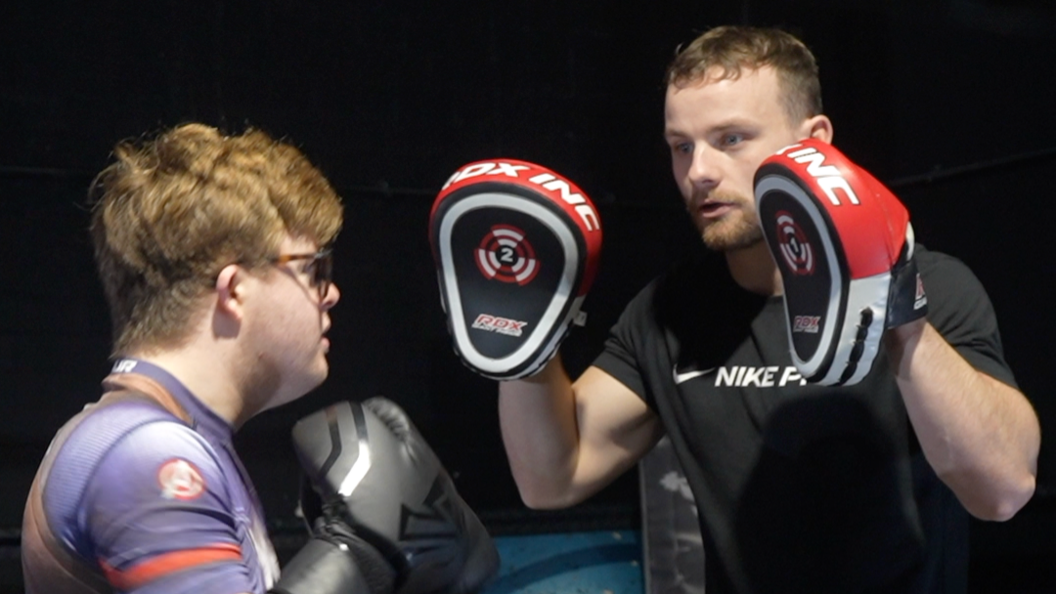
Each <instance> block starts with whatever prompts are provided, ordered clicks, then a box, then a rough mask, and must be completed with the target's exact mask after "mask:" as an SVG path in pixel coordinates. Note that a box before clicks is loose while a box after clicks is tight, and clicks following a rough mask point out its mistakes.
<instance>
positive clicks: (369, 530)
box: [293, 397, 499, 594]
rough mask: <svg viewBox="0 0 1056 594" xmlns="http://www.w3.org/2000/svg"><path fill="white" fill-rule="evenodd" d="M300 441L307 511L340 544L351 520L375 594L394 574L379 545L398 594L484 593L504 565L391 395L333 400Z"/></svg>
mask: <svg viewBox="0 0 1056 594" xmlns="http://www.w3.org/2000/svg"><path fill="white" fill-rule="evenodd" d="M293 441H294V449H295V451H296V452H297V456H298V458H299V459H300V462H301V465H302V467H303V468H304V470H305V472H306V473H307V475H308V479H309V480H308V483H309V484H310V488H309V489H308V490H307V491H306V492H304V493H303V494H302V511H303V513H304V515H305V519H306V520H307V521H308V522H309V524H310V525H312V526H316V527H317V529H316V533H317V534H318V533H319V528H322V529H323V530H325V531H327V534H326V536H325V538H329V539H331V540H335V541H336V542H338V543H344V544H346V545H347V544H348V542H349V541H348V540H347V539H346V535H345V534H343V533H342V532H341V531H342V530H345V529H346V528H347V531H348V532H349V533H351V534H352V535H354V536H355V537H356V539H357V540H353V541H351V542H352V545H349V548H350V550H351V551H352V552H353V553H354V555H353V556H354V557H355V559H356V561H357V568H358V569H359V571H360V573H363V574H364V576H365V578H369V579H364V581H367V582H369V583H370V586H371V590H372V592H373V594H381V593H380V592H377V589H378V588H384V587H385V578H386V575H387V574H386V572H384V571H378V568H377V567H376V564H375V563H374V560H375V559H376V558H375V557H373V556H372V555H371V553H372V552H376V553H378V554H379V555H380V558H382V559H384V562H385V565H386V567H388V568H389V569H390V571H391V574H388V575H390V576H391V580H392V582H391V588H392V591H394V592H396V593H398V594H427V593H445V594H448V593H450V594H463V593H469V592H476V591H477V590H479V589H480V588H482V587H483V586H484V585H485V584H486V583H487V582H488V580H490V579H491V578H492V577H493V576H494V575H495V574H496V572H497V571H498V566H499V556H498V550H497V549H496V548H495V543H494V542H493V541H492V539H491V536H490V535H489V534H488V532H487V530H486V529H485V528H484V526H483V524H481V522H480V519H479V518H478V517H477V515H476V514H475V513H474V512H473V510H472V509H470V507H469V506H468V505H467V504H466V502H465V501H464V500H463V499H462V497H461V496H459V494H458V492H457V491H456V489H455V486H454V483H453V482H452V481H451V477H450V476H449V475H448V473H447V471H446V470H445V469H444V468H443V466H442V464H441V463H440V460H439V459H438V458H437V456H436V454H435V453H434V452H433V451H432V449H430V447H429V445H428V444H427V443H426V442H425V440H424V439H423V438H422V436H421V434H420V433H419V432H418V430H417V429H416V428H415V427H414V425H413V424H412V423H411V421H410V419H409V418H408V417H407V415H406V413H404V411H403V410H402V409H400V407H399V406H397V405H396V404H395V403H393V402H392V401H389V400H387V399H385V398H380V397H378V398H372V399H370V400H367V401H365V402H363V403H358V402H351V401H346V402H339V403H336V404H333V405H331V406H328V407H326V408H325V409H323V410H320V411H317V412H315V413H313V414H311V415H308V416H307V417H305V418H303V419H301V420H300V421H298V422H297V424H296V425H295V426H294V429H293ZM360 544H365V545H367V547H366V548H363V547H359V546H358V545H360ZM357 547H358V548H357ZM294 594H299V593H294Z"/></svg>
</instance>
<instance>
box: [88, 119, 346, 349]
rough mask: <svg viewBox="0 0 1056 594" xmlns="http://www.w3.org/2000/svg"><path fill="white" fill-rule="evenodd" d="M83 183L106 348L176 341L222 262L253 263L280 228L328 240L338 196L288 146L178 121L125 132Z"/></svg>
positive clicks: (277, 238)
mask: <svg viewBox="0 0 1056 594" xmlns="http://www.w3.org/2000/svg"><path fill="white" fill-rule="evenodd" d="M114 157H115V162H114V163H112V164H111V165H110V166H109V167H107V168H106V169H104V170H103V171H102V172H101V173H100V174H99V175H98V176H97V177H96V179H95V181H94V182H93V184H92V191H91V194H92V197H93V202H94V203H93V204H92V222H91V235H92V239H93V243H94V246H95V259H96V265H97V266H98V270H99V277H100V280H101V281H102V285H103V290H104V292H105V294H106V299H107V302H108V304H109V306H110V314H111V321H112V323H113V340H114V346H113V354H114V355H115V356H118V355H123V354H129V353H130V351H133V350H137V349H144V348H147V349H149V348H155V347H171V346H176V345H179V344H180V343H181V341H183V340H185V339H186V338H187V336H188V335H189V332H190V330H191V327H190V325H191V323H192V317H193V314H194V313H195V311H196V310H197V309H198V308H199V307H200V304H201V298H202V297H203V296H204V295H206V294H208V292H209V291H210V290H212V288H213V287H214V286H215V282H216V276H217V275H218V274H219V272H220V271H221V270H222V269H223V268H224V267H225V266H227V265H228V264H233V263H237V264H240V265H242V266H244V267H246V268H247V269H249V270H251V271H259V270H262V269H263V267H265V266H267V265H268V263H269V260H270V259H271V258H273V257H275V256H277V255H278V250H279V246H280V244H281V243H282V241H283V239H284V238H285V237H286V234H289V235H291V236H293V237H298V238H305V239H308V240H310V241H313V242H315V243H316V244H317V245H319V246H326V245H329V244H330V243H332V242H333V241H334V239H335V238H336V237H337V234H338V232H339V231H340V229H341V225H342V217H343V214H342V206H341V200H340V198H339V197H338V196H337V194H336V193H335V192H334V190H333V188H332V187H331V186H330V183H329V182H328V181H327V180H326V178H325V177H324V176H323V175H322V173H320V172H319V170H318V169H316V168H315V167H314V166H313V165H312V164H311V163H309V162H308V160H307V158H305V156H304V155H303V154H302V153H301V151H299V150H298V149H297V148H295V147H293V146H291V145H290V144H287V143H285V142H281V141H277V140H275V139H273V138H272V137H270V136H269V135H268V134H266V133H265V132H262V131H260V130H254V129H250V130H247V131H245V132H244V133H242V134H240V135H231V136H228V135H225V134H223V133H221V132H220V131H219V130H217V129H215V128H212V127H209V126H205V125H202V124H196V123H191V124H185V125H181V126H177V127H175V128H172V129H170V130H166V131H164V132H162V133H160V134H158V135H157V136H156V137H155V138H153V139H149V140H143V141H140V142H136V141H126V142H122V143H120V144H118V145H117V147H116V148H115V149H114Z"/></svg>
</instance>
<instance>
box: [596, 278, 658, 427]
mask: <svg viewBox="0 0 1056 594" xmlns="http://www.w3.org/2000/svg"><path fill="white" fill-rule="evenodd" d="M658 282H659V281H658V280H654V281H653V282H652V283H650V284H649V285H648V286H646V287H645V288H644V289H642V290H641V291H640V292H639V293H638V295H637V296H635V298H634V299H632V300H631V302H630V303H629V304H628V305H627V307H626V308H624V310H623V313H622V314H620V318H619V320H617V321H616V324H615V325H613V327H612V328H611V329H610V330H609V337H608V338H607V339H606V340H605V346H604V349H603V350H602V352H601V354H600V355H598V357H597V358H596V359H594V363H593V365H594V367H597V368H599V369H601V370H602V371H604V372H605V373H608V374H609V375H611V376H612V377H614V378H616V379H617V380H618V381H619V382H620V383H622V384H623V385H625V386H627V387H628V388H629V389H630V390H631V391H632V392H634V393H635V394H637V395H638V396H640V397H641V398H642V399H643V400H645V402H646V404H648V405H649V407H650V408H654V409H655V408H656V407H655V404H654V402H653V401H652V398H651V397H649V395H648V391H647V390H646V388H645V382H644V380H643V379H642V374H641V371H640V362H639V360H638V354H637V349H638V345H641V344H642V342H643V340H644V334H646V333H647V332H648V330H647V323H648V321H649V320H650V319H652V317H653V316H652V313H651V312H652V311H653V303H654V300H655V294H656V286H657V284H658Z"/></svg>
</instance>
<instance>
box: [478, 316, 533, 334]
mask: <svg viewBox="0 0 1056 594" xmlns="http://www.w3.org/2000/svg"><path fill="white" fill-rule="evenodd" d="M527 325H528V322H521V321H518V320H511V319H509V318H500V317H498V316H493V315H489V314H480V315H479V316H477V319H476V320H474V321H473V327H474V328H476V329H477V330H486V331H488V332H496V333H498V334H508V335H510V336H520V335H521V334H523V332H524V327H525V326H527Z"/></svg>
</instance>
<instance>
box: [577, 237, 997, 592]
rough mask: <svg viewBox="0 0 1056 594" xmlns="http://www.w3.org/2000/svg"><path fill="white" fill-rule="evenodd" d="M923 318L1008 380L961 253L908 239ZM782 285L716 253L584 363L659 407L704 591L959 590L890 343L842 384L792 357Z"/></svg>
mask: <svg viewBox="0 0 1056 594" xmlns="http://www.w3.org/2000/svg"><path fill="white" fill-rule="evenodd" d="M916 260H917V266H918V269H919V271H920V273H921V277H922V280H923V283H924V287H925V290H926V291H927V295H928V307H929V312H928V321H929V322H930V323H931V324H932V325H933V326H934V327H935V328H936V329H937V330H938V331H939V332H940V333H941V334H942V335H943V336H944V338H945V339H946V340H947V341H948V342H949V343H950V344H951V345H952V346H953V347H954V348H955V349H956V350H957V352H959V353H960V354H961V355H962V356H963V357H964V358H965V359H966V360H967V361H968V362H969V363H970V364H971V365H972V366H973V367H975V368H976V369H978V370H980V371H982V372H984V373H987V374H989V375H991V376H993V377H995V378H997V379H999V380H1001V381H1003V382H1005V383H1007V384H1010V385H1013V386H1015V379H1014V377H1013V375H1012V372H1011V371H1010V370H1009V369H1008V365H1007V364H1006V363H1005V361H1004V356H1003V352H1002V347H1001V340H1000V335H999V333H998V328H997V322H996V318H995V316H994V313H993V308H992V306H991V304H990V301H989V299H988V297H987V295H986V292H985V291H984V289H983V287H982V285H981V284H980V283H979V281H978V280H977V279H976V277H975V276H974V275H973V274H972V272H971V271H970V270H969V269H968V268H967V267H966V266H965V265H964V264H963V263H962V262H960V261H959V260H956V259H954V258H952V257H950V256H946V255H944V254H940V253H937V252H931V251H928V250H927V249H925V248H923V247H922V246H918V251H917V255H916ZM784 323H785V322H784V318H783V305H782V301H781V298H780V297H765V296H760V295H756V294H753V293H750V292H747V291H745V290H744V289H742V288H740V287H739V286H738V285H737V284H736V283H735V282H734V281H733V279H732V278H731V277H730V274H729V270H728V269H727V267H726V262H725V259H724V258H723V256H722V255H721V254H715V253H707V254H705V255H703V256H701V257H699V258H696V259H694V260H693V261H691V262H688V263H686V264H683V265H680V266H677V267H675V268H674V269H673V270H672V271H670V272H669V273H668V274H666V275H664V276H662V277H660V278H658V279H656V280H655V281H654V282H652V283H651V284H650V285H648V286H647V287H646V288H645V289H643V290H642V292H641V293H639V294H638V296H637V297H635V298H634V299H633V300H632V301H631V303H630V304H629V305H628V306H627V308H626V310H625V311H624V312H623V314H622V316H621V317H620V320H619V321H618V322H617V323H616V325H615V326H614V327H613V328H612V331H611V335H610V337H609V339H608V340H607V342H606V344H605V350H604V352H603V353H602V354H601V355H599V357H598V358H597V359H596V360H595V362H594V365H595V366H597V367H599V368H601V369H602V370H604V371H606V372H607V373H609V374H610V375H612V376H613V377H615V378H616V379H618V380H619V381H620V382H622V383H623V384H625V385H626V386H627V387H629V388H630V389H631V390H633V391H634V392H635V393H637V394H639V395H640V396H641V397H642V398H643V399H645V401H646V402H647V403H648V404H649V406H650V407H651V408H652V409H653V410H654V411H655V412H656V413H657V415H658V416H659V418H660V420H661V422H662V423H663V425H664V427H665V429H666V431H667V434H668V436H669V437H670V439H671V442H672V445H673V446H674V448H675V451H676V452H677V453H678V457H679V460H680V462H681V464H682V467H683V470H684V472H685V474H686V477H687V479H688V481H689V484H690V486H691V487H692V489H693V493H694V496H695V498H696V503H697V508H698V510H699V513H700V524H701V531H702V533H703V537H704V544H705V552H706V554H707V555H708V565H707V571H706V575H705V581H706V588H707V592H708V594H721V593H725V592H737V593H765V594H774V593H779V592H810V593H821V592H840V593H849V592H892V593H894V592H897V593H899V594H906V593H937V592H943V593H950V592H964V591H966V589H967V585H966V574H967V553H968V545H967V532H968V516H967V513H966V512H965V511H964V509H963V507H961V505H960V503H959V502H958V501H957V500H956V498H955V497H954V495H953V493H952V492H951V491H950V490H949V489H948V488H947V487H946V486H945V485H944V484H943V483H942V482H941V481H940V480H939V479H938V477H937V476H936V475H935V473H934V471H932V469H931V467H930V466H929V465H928V464H927V462H926V461H925V459H924V456H923V454H922V453H921V451H920V446H919V444H918V443H917V441H916V436H915V435H914V434H913V431H912V427H911V426H910V424H909V420H908V417H907V415H906V411H905V407H904V405H903V403H902V399H901V395H900V393H899V390H898V388H897V386H896V384H895V380H894V377H893V375H892V374H891V372H890V369H889V363H888V360H887V358H886V356H885V355H883V353H881V356H879V357H878V358H877V360H876V361H875V362H874V364H873V369H872V370H871V371H870V373H869V375H868V376H866V378H865V379H864V380H863V381H861V382H860V383H858V384H856V385H854V386H849V387H825V386H818V385H813V384H807V383H806V382H805V381H804V380H803V378H802V377H801V376H800V375H799V374H798V373H797V371H796V369H795V367H794V366H793V365H792V361H791V356H790V354H789V345H788V338H787V336H788V335H787V331H786V329H785V326H784Z"/></svg>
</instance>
